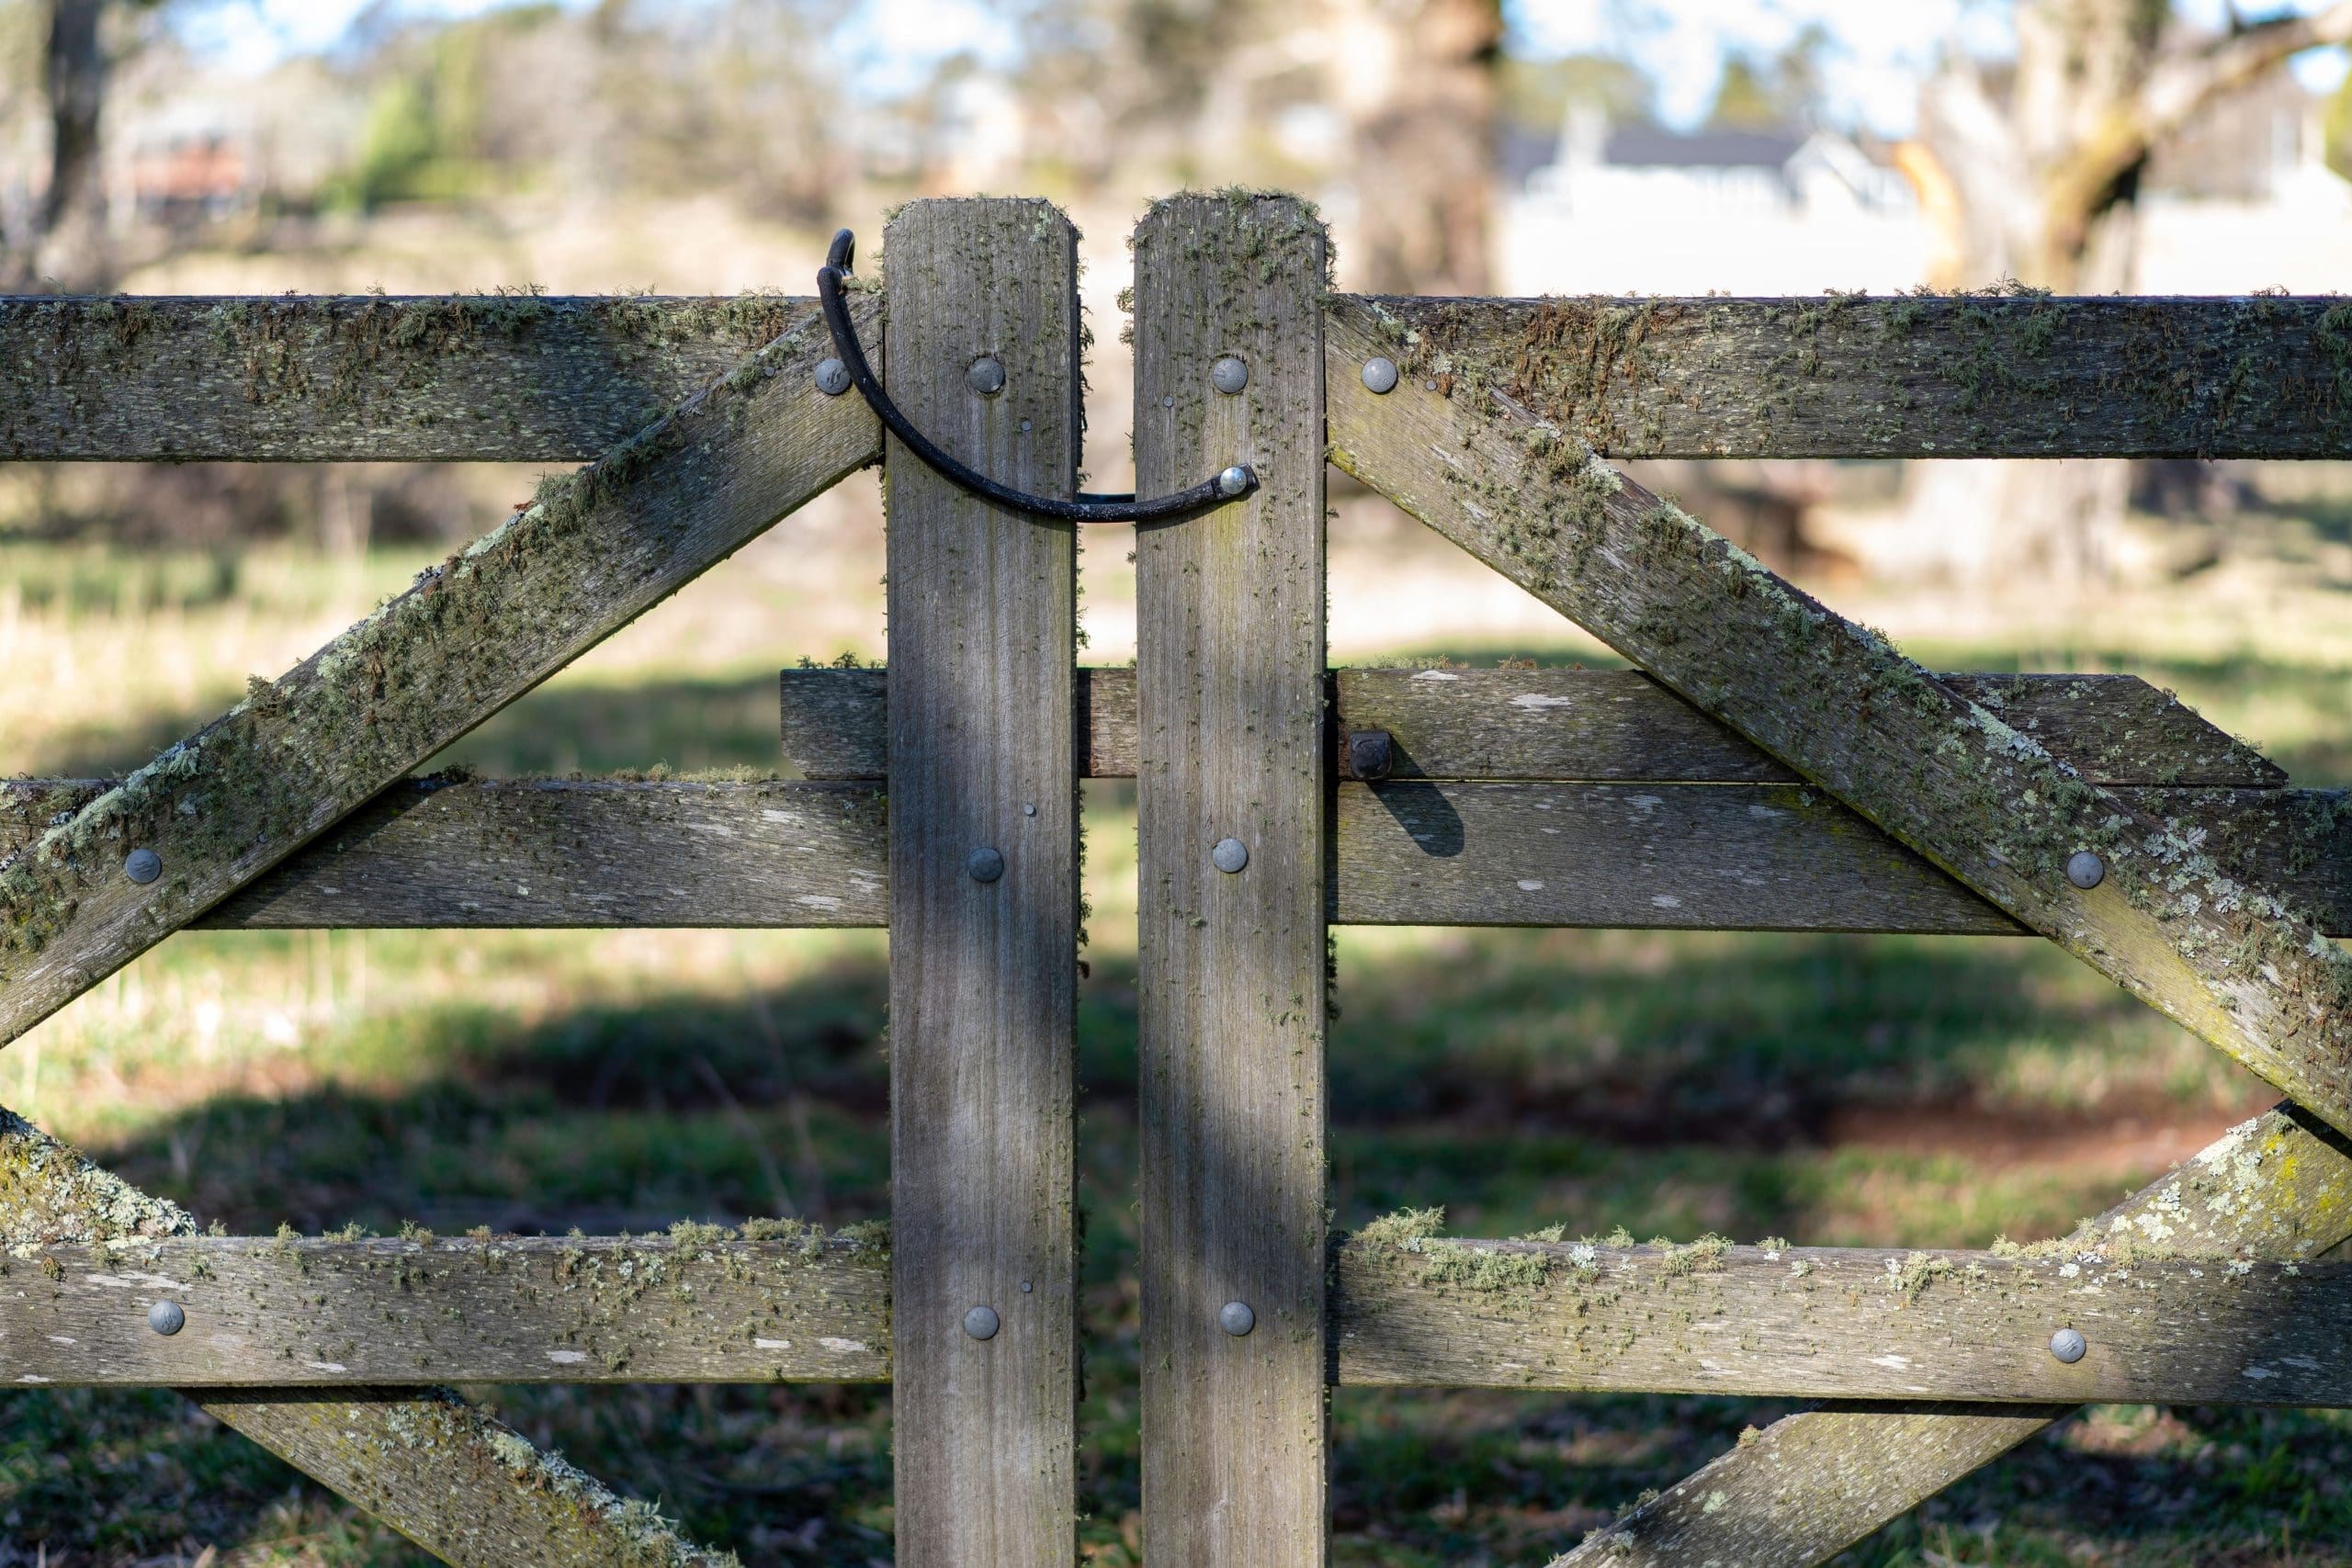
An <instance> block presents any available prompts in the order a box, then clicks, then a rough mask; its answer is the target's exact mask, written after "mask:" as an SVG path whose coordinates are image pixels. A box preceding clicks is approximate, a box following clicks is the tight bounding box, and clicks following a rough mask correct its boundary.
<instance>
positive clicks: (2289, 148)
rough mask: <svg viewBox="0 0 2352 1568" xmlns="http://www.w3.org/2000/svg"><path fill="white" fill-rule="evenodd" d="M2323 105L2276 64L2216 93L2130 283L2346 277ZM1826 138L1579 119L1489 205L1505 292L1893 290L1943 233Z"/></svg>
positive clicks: (2163, 170)
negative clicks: (2254, 81) (2250, 81)
mask: <svg viewBox="0 0 2352 1568" xmlns="http://www.w3.org/2000/svg"><path fill="white" fill-rule="evenodd" d="M2323 149H2324V138H2323V136H2322V135H2321V133H2320V130H2319V126H2318V106H2317V105H2316V104H2315V103H2314V102H2312V99H2311V98H2310V97H2309V96H2308V95H2306V94H2304V93H2303V92H2302V91H2301V89H2300V88H2298V87H2297V86H2295V85H2294V84H2293V82H2292V81H2291V79H2290V78H2288V77H2286V76H2285V75H2283V74H2281V75H2279V76H2278V77H2277V78H2276V79H2274V80H2271V81H2268V82H2266V83H2263V84H2260V85H2257V86H2256V87H2253V88H2250V89H2248V90H2246V91H2245V92H2244V93H2241V94H2239V95H2237V96H2235V97H2233V98H2232V99H2230V100H2228V101H2226V102H2224V103H2223V104H2222V105H2220V106H2218V107H2216V108H2215V110H2214V111H2213V112H2212V113H2211V114H2210V115H2208V116H2207V117H2206V119H2205V120H2204V121H2203V122H2201V123H2200V124H2199V127H2198V128H2197V129H2196V130H2194V131H2192V132H2191V134H2189V135H2188V136H2187V137H2185V138H2183V139H2182V141H2180V142H2178V143H2177V144H2176V145H2174V146H2172V147H2168V148H2167V149H2165V152H2163V153H2162V154H2160V155H2159V156H2158V157H2157V158H2156V159H2155V160H2154V161H2153V162H2152V164H2151V166H2150V169H2149V172H2148V176H2147V178H2146V179H2145V180H2144V181H2143V189H2142V195H2141V198H2140V214H2141V222H2140V236H2139V246H2140V255H2139V268H2138V270H2139V278H2138V285H2137V287H2138V288H2139V289H2140V290H2141V291H2143V292H2145V293H2151V294H2245V293H2251V292H2253V291H2254V290H2256V289H2257V288H2287V289H2290V290H2291V291H2293V292H2296V293H2329V292H2335V291H2337V290H2340V289H2342V288H2345V286H2346V279H2347V278H2352V185H2347V184H2346V182H2345V181H2344V180H2343V179H2341V178H2339V177H2338V176H2337V175H2335V174H2334V173H2333V172H2332V171H2330V170H2329V169H2328V168H2327V167H2326V165H2325V164H2324V161H2323ZM1917 156H1920V153H1919V150H1918V149H1917V148H1915V147H1910V146H1898V147H1894V148H1890V149H1887V150H1885V151H1884V152H1876V151H1873V150H1869V149H1866V148H1865V147H1864V146H1863V145H1862V144H1860V143H1859V142H1857V141H1854V140H1852V139H1851V138H1849V137H1845V136H1840V135H1838V134H1836V133H1834V132H1829V131H1814V132H1810V133H1806V132H1799V131H1781V132H1774V131H1716V130H1702V131H1691V132H1681V131H1672V130H1660V129H1658V128H1657V127H1654V126H1646V125H1619V126H1611V125H1609V124H1607V123H1606V122H1605V121H1603V120H1602V119H1600V118H1599V117H1598V116H1594V115H1590V114H1589V113H1574V114H1571V115H1570V116H1569V118H1568V120H1567V123H1566V126H1565V127H1564V128H1563V130H1562V131H1561V134H1560V137H1559V140H1558V141H1557V143H1556V145H1555V148H1554V150H1553V157H1552V161H1551V162H1550V163H1549V164H1544V166H1542V167H1540V168H1537V169H1535V170H1534V171H1533V172H1532V174H1531V175H1529V176H1528V177H1527V179H1526V180H1525V181H1524V183H1523V184H1521V186H1519V187H1518V188H1516V189H1507V190H1505V191H1504V192H1503V194H1502V198H1501V200H1500V202H1499V203H1498V224H1497V231H1498V232H1497V250H1498V279H1497V281H1498V286H1499V287H1500V288H1502V289H1503V291H1505V292H1506V293H1510V294H1627V293H1634V294H1704V293H1707V292H1708V291H1710V290H1713V291H1716V292H1724V293H1734V294H1783V295H1809V294H1818V293H1820V292H1821V291H1823V290H1824V289H1827V288H1838V289H1853V288H1862V289H1868V290H1869V291H1871V293H1875V294H1884V293H1892V292H1894V290H1897V289H1903V288H1917V287H1918V286H1919V285H1920V284H1921V283H1923V282H1925V281H1927V279H1928V268H1929V266H1930V265H1931V263H1932V261H1933V259H1934V257H1935V256H1936V254H1937V253H1938V244H1939V236H1938V234H1937V232H1936V229H1935V224H1934V221H1933V220H1932V218H1931V217H1930V216H1929V214H1928V212H1927V211H1926V210H1924V209H1922V207H1921V204H1920V202H1919V199H1918V197H1917V194H1916V193H1915V190H1914V187H1913V186H1912V184H1911V182H1910V180H1909V179H1908V178H1906V177H1905V174H1904V168H1905V165H1906V164H1907V163H1909V161H1910V160H1911V159H1913V158H1915V157H1917Z"/></svg>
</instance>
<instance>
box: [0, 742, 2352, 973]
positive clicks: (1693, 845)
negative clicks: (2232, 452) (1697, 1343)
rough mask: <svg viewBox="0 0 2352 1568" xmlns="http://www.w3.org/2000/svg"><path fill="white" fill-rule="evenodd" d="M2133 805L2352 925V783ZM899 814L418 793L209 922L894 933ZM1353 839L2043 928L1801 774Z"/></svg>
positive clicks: (46, 799)
mask: <svg viewBox="0 0 2352 1568" xmlns="http://www.w3.org/2000/svg"><path fill="white" fill-rule="evenodd" d="M103 787H104V786H103V785H102V784H90V783H64V782H55V781H41V780H30V781H23V780H20V781H16V782H14V783H5V784H0V863H5V862H6V856H7V855H8V854H9V853H10V852H13V851H14V850H15V849H16V848H17V847H20V846H21V845H22V844H23V843H24V842H26V841H28V840H29V838H30V837H31V832H32V829H33V827H34V826H35V825H37V822H38V821H39V820H43V819H45V817H44V815H43V814H44V812H46V811H51V810H56V809H65V808H67V807H70V806H72V805H73V804H74V803H75V802H77V801H79V800H84V799H87V798H89V797H91V796H92V795H96V793H97V792H98V791H99V790H101V789H102V788H103ZM2122 793H2123V795H2124V796H2125V798H2126V799H2127V800H2129V801H2130V802H2131V803H2132V804H2133V805H2134V806H2135V807H2140V808H2142V809H2145V810H2148V811H2151V812H2158V811H2160V812H2163V813H2165V814H2166V815H2168V816H2170V817H2172V818H2176V819H2177V820H2178V821H2179V822H2180V823H2181V824H2182V825H2183V827H2184V829H2190V828H2192V826H2193V829H2196V830H2201V831H2202V832H2203V833H2204V834H2205V840H2204V843H2205V848H2206V850H2207V852H2210V853H2214V854H2216V855H2217V856H2219V857H2220V858H2221V859H2222V860H2223V862H2224V863H2228V862H2231V861H2233V860H2236V861H2243V862H2244V863H2246V864H2248V865H2250V866H2254V867H2256V868H2258V870H2259V871H2260V873H2261V874H2263V875H2264V876H2266V877H2267V878H2269V879H2270V880H2271V881H2272V882H2273V883H2274V884H2275V885H2276V886H2280V887H2281V888H2283V889H2285V890H2287V891H2289V892H2290V893H2292V894H2293V895H2294V896H2296V897H2299V898H2300V899H2301V901H2302V902H2303V903H2304V905H2305V906H2306V907H2307V908H2310V909H2311V910H2312V911H2313V913H2314V914H2315V915H2316V917H2317V918H2318V919H2319V920H2320V922H2321V924H2322V925H2324V926H2325V927H2326V928H2327V929H2328V930H2329V931H2333V932H2336V933H2339V934H2343V933H2352V797H2348V796H2347V795H2346V794H2345V793H2344V792H2340V791H2316V790H2292V789H2260V790H2256V789H2244V790H2231V789H2185V788H2183V789H2175V788H2159V787H2133V788H2126V789H2124V790H2123V792H2122ZM59 802H62V803H64V804H63V805H62V806H61V805H59V804H57V803H59ZM885 807H886V800H885V796H884V793H883V791H882V789H881V788H880V787H879V786H878V785H877V784H874V783H808V782H768V783H762V784H689V783H675V782H673V783H662V784H650V783H635V782H627V781H615V780H594V781H562V780H556V781H503V782H502V781H475V782H470V783H462V784H451V783H446V782H443V781H439V780H434V779H423V780H412V781H410V782H408V783H406V784H401V785H398V786H396V787H395V788H394V789H392V790H390V791H388V792H387V793H386V794H384V795H380V796H379V797H378V798H377V799H376V800H374V801H372V802H370V803H369V804H368V805H367V806H366V807H362V808H361V809H360V810H359V811H357V812H356V813H354V814H353V815H352V817H350V818H348V819H346V820H345V822H344V823H342V824H341V825H339V826H338V827H337V828H336V829H334V831H333V832H332V833H330V834H328V835H326V836H325V837H324V838H322V840H320V841H319V842H317V843H315V844H312V845H311V846H310V847H309V848H307V849H305V850H303V851H301V852H299V853H297V854H295V855H294V856H292V857H290V858H289V859H288V860H287V861H286V862H285V863H283V864H281V865H279V866H278V867H277V868H276V869H275V870H273V871H271V872H269V873H267V874H266V875H264V876H263V877H261V878H260V879H259V880H257V881H256V882H255V883H254V885H253V886H251V887H249V888H247V889H245V890H244V891H243V892H241V893H238V894H236V895H235V896H233V897H231V898H229V899H228V900H227V901H226V902H224V903H222V904H221V905H220V906H219V907H218V908H215V909H213V910H212V911H210V912H209V914H207V915H205V916H204V917H203V918H202V919H199V920H198V921H197V922H195V923H196V925H197V926H198V929H209V930H216V931H218V930H242V931H258V930H303V929H309V928H313V927H415V928H477V927H515V928H527V927H595V928H608V927H624V926H636V927H645V926H653V927H662V926H718V927H729V926H733V927H763V928H777V927H827V926H831V927H843V926H880V925H883V924H884V923H886V922H887V920H888V917H889V896H888V865H889V857H888V847H887V840H886V837H885V831H886V830H885V815H884V813H885ZM28 818H32V819H34V820H33V821H32V822H29V823H28V820H27V819H28ZM12 822H13V826H12ZM1335 824H1336V830H1335V840H1336V841H1335V846H1334V851H1333V853H1334V865H1333V877H1332V894H1331V898H1332V902H1331V918H1332V919H1333V920H1335V921H1337V922H1338V923H1340V924H1342V925H1527V926H1591V927H1651V928H1661V929H1685V930H1747V931H1889V932H1910V933H1915V934H1923V935H2012V934H2016V933H2017V932H2018V931H2021V930H2022V928H2021V927H2019V926H2018V925H2017V924H2016V923H2015V922H2013V921H2011V920H2010V919H2008V917H2007V916H2006V915H2003V914H2002V913H2001V912H2000V911H1999V910H1997V909H1996V908H1993V906H1991V905H1990V904H1988V903H1986V902H1985V901H1984V900H1983V899H1981V898H1979V897H1976V896H1975V895H1974V894H1973V893H1971V892H1969V891H1968V890H1967V889H1965V888H1963V887H1962V886H1960V884H1958V883H1957V882H1955V881H1953V880H1952V879H1951V877H1949V876H1947V875H1945V874H1943V873H1942V872H1940V871H1939V870H1937V869H1936V868H1935V867H1933V866H1931V865H1929V864H1928V863H1927V862H1926V861H1924V860H1922V859H1920V858H1919V857H1918V856H1917V855H1916V854H1913V853H1912V852H1910V851H1909V850H1906V849H1905V848H1903V847H1902V846H1901V845H1899V844H1897V843H1895V842H1894V840H1891V839H1889V838H1887V837H1886V836H1885V835H1884V834H1883V833H1881V832H1879V831H1878V830H1877V829H1875V828H1872V827H1871V826H1870V825H1869V824H1868V823H1866V822H1864V821H1863V820H1862V819H1861V818H1859V817H1857V816H1855V815H1854V814H1853V813H1852V812H1850V811H1849V810H1848V809H1847V808H1846V807H1842V806H1839V805H1838V804H1837V803H1836V802H1834V801H1832V800H1831V799H1829V797H1828V796H1827V795H1825V794H1824V793H1823V792H1821V791H1820V790H1818V789H1814V788H1811V787H1809V786H1804V785H1797V784H1515V783H1498V782H1491V781H1488V782H1406V783H1389V784H1359V783H1354V782H1349V783H1344V784H1340V786H1339V791H1338V809H1337V813H1336V817H1335Z"/></svg>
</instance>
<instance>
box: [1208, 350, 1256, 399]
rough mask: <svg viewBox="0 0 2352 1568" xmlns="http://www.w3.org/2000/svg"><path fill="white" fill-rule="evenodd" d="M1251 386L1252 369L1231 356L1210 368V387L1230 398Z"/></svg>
mask: <svg viewBox="0 0 2352 1568" xmlns="http://www.w3.org/2000/svg"><path fill="white" fill-rule="evenodd" d="M1249 384H1250V367H1248V366H1247V365H1244V364H1242V363H1241V361H1239V360H1238V359H1236V358H1234V357H1233V355H1229V354H1228V355H1226V356H1225V357H1224V358H1223V359H1220V360H1218V361H1217V362H1216V364H1215V365H1212V366H1210V367H1209V385H1210V386H1212V387H1215V388H1216V389H1217V390H1218V391H1220V392H1223V393H1224V394H1225V395H1226V396H1227V397H1228V398H1229V397H1231V396H1232V395H1233V394H1234V393H1236V392H1238V391H1239V390H1241V389H1242V388H1244V387H1246V386H1248V385H1249Z"/></svg>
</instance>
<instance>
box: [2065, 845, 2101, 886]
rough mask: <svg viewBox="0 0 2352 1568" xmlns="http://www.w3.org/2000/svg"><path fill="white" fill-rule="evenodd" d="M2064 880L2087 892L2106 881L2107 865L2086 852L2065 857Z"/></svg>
mask: <svg viewBox="0 0 2352 1568" xmlns="http://www.w3.org/2000/svg"><path fill="white" fill-rule="evenodd" d="M2066 880H2067V881H2069V882H2071V883H2073V884H2074V885H2075V886H2077V887H2080V888H2082V889H2084V890H2085V891H2086V892H2087V891H2088V890H2089V889H2091V888H2094V887H2097V886H2098V885H2099V884H2100V883H2102V882H2105V881H2106V880H2107V863H2106V862H2105V861H2103V860H2101V859H2099V858H2098V856H2097V855H2095V854H2093V853H2091V852H2090V851H2088V850H2076V851H2075V852H2074V853H2073V854H2071V855H2069V856H2067V857H2066Z"/></svg>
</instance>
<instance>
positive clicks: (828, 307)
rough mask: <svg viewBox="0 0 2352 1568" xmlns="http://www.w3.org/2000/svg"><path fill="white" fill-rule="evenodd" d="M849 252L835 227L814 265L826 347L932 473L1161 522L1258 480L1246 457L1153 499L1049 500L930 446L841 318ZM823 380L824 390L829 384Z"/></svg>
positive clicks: (1126, 519)
mask: <svg viewBox="0 0 2352 1568" xmlns="http://www.w3.org/2000/svg"><path fill="white" fill-rule="evenodd" d="M856 254H857V236H856V235H854V234H853V233H851V232H850V231H848V230H846V229H843V230H842V231H840V232H839V233H837V234H835V235H834V236H833V243H832V245H831V247H830V248H829V249H828V250H827V251H826V252H825V265H823V266H820V267H819V268H818V269H817V298H818V299H820V301H822V302H823V305H824V308H825V325H826V327H827V328H828V329H830V330H831V333H832V334H833V352H834V353H835V354H837V355H840V356H841V362H842V368H843V369H844V370H846V371H848V373H849V378H850V380H851V381H852V382H853V383H854V385H855V386H856V388H857V389H858V391H859V393H860V394H861V395H863V396H864V397H865V400H866V402H867V404H868V405H869V406H871V407H872V408H873V410H874V412H876V414H878V415H880V416H881V420H882V423H884V424H886V425H888V426H889V427H890V434H893V435H895V436H897V437H898V438H899V441H901V442H902V443H904V444H905V446H906V447H907V449H908V450H909V451H911V452H912V453H913V454H914V455H915V456H916V457H921V458H922V460H923V461H924V462H926V463H928V464H930V465H931V467H932V468H934V469H936V470H937V471H938V472H939V474H940V476H941V477H942V478H944V479H946V480H948V482H950V483H951V484H954V485H956V486H957V487H958V488H960V489H963V490H967V491H971V492H972V493H973V494H974V495H977V496H982V497H985V498H986V499H988V500H989V501H993V502H996V503H997V504H998V505H1000V506H1010V507H1012V508H1013V509H1015V510H1016V511H1021V512H1031V513H1036V514H1037V515H1038V516H1040V517H1051V518H1054V519H1056V520H1057V521H1059V522H1063V523H1165V522H1168V521H1169V520H1170V519H1171V518H1177V517H1182V516H1185V515H1187V514H1188V513H1194V512H1198V511H1200V510H1201V509H1202V508H1203V507H1205V506H1215V505H1216V504H1217V503H1218V502H1225V501H1235V500H1238V499H1239V498H1240V497H1242V496H1245V495H1248V494H1249V493H1250V491H1253V490H1256V489H1257V488H1258V476H1257V474H1256V472H1255V471H1254V470H1252V469H1251V468H1249V467H1248V465H1246V464H1240V463H1237V464H1235V465H1234V466H1233V467H1232V468H1227V469H1225V470H1224V471H1223V472H1221V473H1218V474H1216V475H1215V476H1214V477H1212V478H1209V479H1203V480H1202V481H1201V482H1200V483H1198V484H1196V485H1194V486H1193V487H1192V489H1190V490H1181V491H1177V492H1176V493H1175V494H1173V495H1163V496H1160V497H1159V498H1158V499H1157V500H1153V501H1137V500H1136V498H1135V497H1134V496H1132V495H1089V494H1086V493H1085V492H1084V491H1080V493H1079V495H1078V497H1077V499H1075V500H1072V501H1057V500H1056V499H1054V498H1053V497H1051V496H1045V495H1030V494H1028V493H1027V492H1025V491H1017V490H1014V489H1012V488H1011V487H1010V486H1007V485H1001V484H999V483H997V482H996V481H995V480H994V479H989V477H988V476H987V475H986V474H982V473H978V472H975V471H974V470H972V469H970V468H966V467H965V466H964V465H963V464H961V463H959V462H957V461H956V459H955V458H953V457H949V456H948V455H947V454H946V453H944V452H943V451H941V450H940V449H939V448H938V447H937V446H933V444H932V442H931V439H930V438H929V437H928V436H926V435H924V434H923V433H922V431H920V430H917V429H916V428H915V427H914V425H913V423H911V422H910V420H909V419H908V418H907V416H906V415H905V414H903V413H900V412H899V406H898V405H897V404H896V403H894V402H892V401H891V400H890V394H889V393H888V392H886V391H884V390H883V389H882V383H881V382H880V381H878V380H876V379H875V376H874V367H872V366H870V365H868V364H866V362H865V350H864V349H862V348H860V347H859V346H858V344H857V333H855V332H854V331H852V330H851V328H850V324H849V307H848V306H846V305H844V304H843V303H842V282H843V281H844V280H845V279H846V278H847V277H848V276H849V274H850V264H851V262H852V261H853V260H854V258H855V256H856ZM827 390H829V391H830V390H833V389H832V388H828V389H827Z"/></svg>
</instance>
